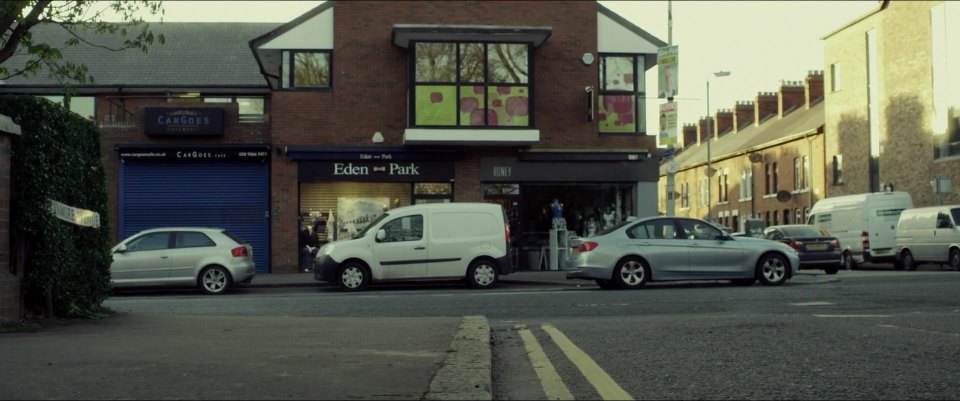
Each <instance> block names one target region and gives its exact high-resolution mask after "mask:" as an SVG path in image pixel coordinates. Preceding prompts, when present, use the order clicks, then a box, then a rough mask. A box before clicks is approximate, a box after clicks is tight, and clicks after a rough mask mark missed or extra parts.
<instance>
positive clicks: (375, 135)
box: [371, 131, 383, 143]
mask: <svg viewBox="0 0 960 401" xmlns="http://www.w3.org/2000/svg"><path fill="white" fill-rule="evenodd" d="M371 140H372V141H373V143H383V134H382V133H380V131H377V132H374V133H373V138H371Z"/></svg>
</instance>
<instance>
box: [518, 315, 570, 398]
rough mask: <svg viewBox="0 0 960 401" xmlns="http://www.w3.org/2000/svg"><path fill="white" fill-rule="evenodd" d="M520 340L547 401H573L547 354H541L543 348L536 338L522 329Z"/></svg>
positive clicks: (528, 331)
mask: <svg viewBox="0 0 960 401" xmlns="http://www.w3.org/2000/svg"><path fill="white" fill-rule="evenodd" d="M520 338H521V339H523V348H524V349H525V350H526V351H527V356H528V357H529V358H530V364H531V365H533V370H534V371H535V372H537V377H539V378H540V384H541V385H542V386H543V393H544V394H545V395H546V396H547V399H548V400H573V399H574V398H573V394H570V390H568V389H567V385H566V384H563V379H561V378H560V374H559V373H557V370H556V369H554V368H553V364H552V363H550V358H547V354H545V353H544V352H543V348H541V347H540V343H539V342H537V337H535V336H534V335H533V333H532V332H531V331H530V330H528V329H522V330H520Z"/></svg>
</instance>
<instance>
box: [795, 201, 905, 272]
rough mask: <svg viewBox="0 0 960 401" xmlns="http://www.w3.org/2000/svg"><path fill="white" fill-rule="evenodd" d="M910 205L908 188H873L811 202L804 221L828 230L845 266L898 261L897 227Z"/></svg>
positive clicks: (852, 266)
mask: <svg viewBox="0 0 960 401" xmlns="http://www.w3.org/2000/svg"><path fill="white" fill-rule="evenodd" d="M912 207H913V199H912V198H911V197H910V194H909V193H907V192H874V193H866V194H857V195H847V196H835V197H832V198H826V199H821V200H820V201H818V202H817V203H816V204H814V205H813V209H812V210H810V217H808V218H807V224H816V225H819V226H820V227H823V228H825V229H827V231H830V233H831V234H833V236H835V237H837V239H838V240H839V241H840V247H841V249H843V253H842V255H843V256H842V259H841V260H842V261H843V265H844V266H845V267H846V268H847V269H854V268H856V267H857V265H859V264H861V263H863V262H871V263H893V264H894V267H896V268H897V269H902V268H903V267H902V266H901V265H900V263H899V262H898V261H897V252H896V230H897V221H898V220H899V218H900V213H901V212H903V211H904V210H906V209H910V208H912Z"/></svg>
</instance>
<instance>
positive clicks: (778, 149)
mask: <svg viewBox="0 0 960 401" xmlns="http://www.w3.org/2000/svg"><path fill="white" fill-rule="evenodd" d="M823 115H824V103H823V72H822V71H810V72H809V73H808V74H807V76H806V77H805V79H804V80H803V81H802V82H800V81H797V82H791V81H786V82H784V83H783V84H782V85H781V87H780V88H779V90H778V91H777V92H760V93H758V94H757V96H756V98H755V99H754V100H753V101H739V102H737V103H736V104H735V105H734V108H733V109H721V110H718V111H717V113H716V114H715V115H713V116H710V117H706V118H701V119H700V121H699V122H698V123H697V124H684V125H683V129H682V135H681V136H682V137H683V148H682V149H681V150H680V151H679V152H678V153H677V154H676V156H675V157H674V162H675V163H676V167H677V170H676V173H675V175H674V181H675V186H674V188H675V190H674V193H673V196H672V199H671V197H668V194H667V192H666V182H667V180H666V175H667V164H666V163H664V164H663V166H662V167H661V169H660V176H661V179H660V184H659V191H658V193H659V194H660V196H659V205H660V210H661V211H662V210H666V202H670V201H673V202H675V203H674V208H675V209H674V210H675V211H676V213H675V214H676V215H678V216H689V217H698V218H704V219H709V220H711V221H714V222H716V223H719V224H721V225H723V226H726V227H729V228H730V229H732V230H734V231H741V230H743V229H744V221H745V220H746V219H747V218H758V219H761V220H763V221H764V224H765V225H767V226H769V225H774V224H790V223H795V222H803V221H805V220H806V216H807V214H808V213H809V209H810V208H811V207H812V206H813V204H814V203H816V201H817V200H819V199H822V198H823V197H824V193H825V191H824V175H823V169H822V167H821V166H823V163H824V153H823V152H824V125H823ZM708 118H710V119H711V120H710V121H709V124H708V120H707V119H708ZM708 126H709V129H708ZM707 141H712V142H711V145H710V147H711V149H710V150H711V151H710V159H709V160H710V163H709V164H710V167H711V168H712V169H713V174H712V176H711V175H708V173H707V164H708V163H707V160H708V159H707ZM708 185H709V186H710V187H711V188H710V190H708V189H707V186H708ZM708 193H709V198H708ZM711 198H712V199H711ZM708 199H709V200H708ZM708 203H709V205H708Z"/></svg>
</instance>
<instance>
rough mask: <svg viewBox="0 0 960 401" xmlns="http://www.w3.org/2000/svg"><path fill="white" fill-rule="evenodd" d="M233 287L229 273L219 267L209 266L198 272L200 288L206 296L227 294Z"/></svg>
mask: <svg viewBox="0 0 960 401" xmlns="http://www.w3.org/2000/svg"><path fill="white" fill-rule="evenodd" d="M232 285H233V278H232V277H230V272H228V271H227V269H224V268H223V267H220V266H210V267H207V268H205V269H203V271H202V272H200V288H202V289H203V291H205V292H206V293H207V294H212V295H219V294H223V293H225V292H227V290H229V289H230V287H231V286H232Z"/></svg>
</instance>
